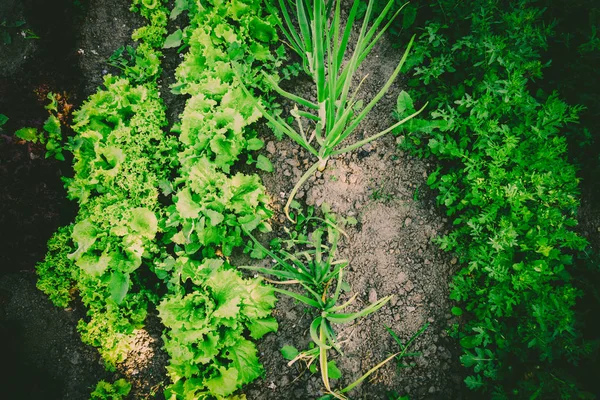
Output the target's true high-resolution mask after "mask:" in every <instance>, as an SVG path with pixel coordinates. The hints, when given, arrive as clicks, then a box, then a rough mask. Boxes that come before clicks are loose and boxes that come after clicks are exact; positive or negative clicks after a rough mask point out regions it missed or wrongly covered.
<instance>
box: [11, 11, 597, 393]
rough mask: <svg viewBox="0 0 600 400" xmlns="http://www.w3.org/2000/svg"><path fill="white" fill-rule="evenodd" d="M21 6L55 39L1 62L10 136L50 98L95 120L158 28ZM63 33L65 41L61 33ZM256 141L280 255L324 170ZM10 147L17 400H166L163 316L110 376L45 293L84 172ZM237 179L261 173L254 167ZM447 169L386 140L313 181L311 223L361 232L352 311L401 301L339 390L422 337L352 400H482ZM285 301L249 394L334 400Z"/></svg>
mask: <svg viewBox="0 0 600 400" xmlns="http://www.w3.org/2000/svg"><path fill="white" fill-rule="evenodd" d="M13 3H14V4H13ZM17 3H18V2H10V1H8V2H6V4H7V6H6V7H7V9H10V12H12V13H14V15H13V16H14V18H15V19H20V18H25V19H26V20H27V21H31V29H32V30H33V31H39V35H40V37H41V39H39V40H38V41H34V40H36V39H29V40H26V39H21V38H19V37H17V40H14V41H13V42H12V43H11V44H10V45H5V46H4V47H3V46H2V45H1V44H0V51H4V49H6V51H7V53H5V54H9V57H8V58H6V59H3V61H2V62H3V63H7V65H8V67H7V68H5V69H4V73H0V111H1V112H2V113H4V114H7V115H9V114H10V116H11V120H10V123H9V124H7V125H5V127H4V128H5V130H6V131H9V132H10V131H11V130H16V129H18V128H19V127H21V126H24V125H32V124H33V125H36V124H38V125H40V124H41V123H42V122H43V119H44V117H45V116H47V113H46V111H45V110H43V105H44V100H45V97H44V96H42V99H38V97H39V94H38V96H37V97H36V96H32V95H31V93H32V92H34V91H35V90H38V91H39V88H40V87H44V88H45V89H44V90H45V91H46V93H47V92H48V91H53V92H59V93H62V92H65V93H67V94H68V96H69V101H70V102H71V103H72V104H73V106H74V108H79V107H80V106H81V104H82V101H83V100H84V99H85V98H86V97H87V96H89V95H90V94H92V93H93V92H94V91H95V88H96V87H98V86H100V85H101V83H102V81H103V77H104V76H105V75H106V74H107V73H108V72H115V71H114V70H111V68H110V67H108V66H107V65H106V60H107V59H108V58H109V57H110V56H111V54H112V53H113V52H114V50H115V49H117V48H119V47H120V46H123V45H127V44H130V43H131V39H130V37H131V32H132V31H133V29H134V27H137V26H140V25H142V24H143V21H142V20H141V18H140V17H139V16H136V14H133V13H131V12H130V11H129V10H128V2H121V1H116V0H111V1H89V2H82V4H80V3H79V2H75V3H76V4H75V5H74V4H73V2H65V10H68V11H65V14H64V15H62V17H63V18H67V17H69V18H68V21H74V22H72V24H71V25H69V24H68V23H67V20H64V21H63V23H62V24H61V25H56V26H55V25H52V24H48V25H44V26H43V28H42V27H41V25H40V28H38V27H37V25H35V18H34V17H33V15H35V13H34V12H33V11H31V10H32V9H33V8H34V7H36V6H40V5H39V4H36V3H35V2H25V3H24V6H23V8H22V7H21V6H19V5H17ZM66 3H69V4H68V5H66ZM3 7H4V5H3ZM11 7H12V8H11ZM56 8H57V9H58V8H60V7H56ZM0 11H2V8H0ZM72 16H75V17H74V18H71V17H72ZM56 21H62V20H61V19H60V18H57V19H56ZM169 28H170V29H169V31H173V30H174V29H175V28H176V26H175V23H174V22H170V23H169ZM357 29H358V28H357ZM61 30H64V32H63V33H64V35H65V36H60V35H58V34H57V33H56V32H58V31H61ZM354 34H356V33H354ZM56 35H58V36H56ZM67 38H68V39H69V40H67ZM401 50H402V51H403V50H404V49H403V48H400V49H398V48H396V46H392V41H391V40H389V39H388V38H386V37H384V38H383V39H382V41H381V42H380V43H379V44H378V45H377V46H376V47H375V49H374V51H373V52H372V53H371V55H370V58H369V59H368V60H367V62H365V64H364V65H363V66H362V69H361V70H360V72H359V74H358V75H360V76H361V77H362V76H364V75H365V74H367V73H368V74H369V76H368V79H367V80H366V81H365V82H364V83H363V85H362V90H363V93H364V96H365V99H367V100H368V99H370V98H372V97H373V96H374V95H375V94H376V93H377V91H378V90H379V88H380V87H381V86H382V85H383V84H384V83H385V81H386V80H387V78H388V77H389V76H390V75H391V73H392V71H393V70H394V68H395V67H396V65H397V63H398V60H399V59H400V58H401V57H402V51H401ZM57 54H59V55H61V56H60V57H58V58H59V59H60V60H61V62H60V63H58V64H56V65H55V66H54V67H53V68H45V69H43V68H39V66H40V65H48V64H49V63H50V60H51V59H53V57H56V55H57ZM7 60H8V62H7ZM11 60H12V63H13V65H12V67H11ZM23 60H25V63H24V64H23ZM180 61H181V58H180V55H179V54H178V53H177V51H176V49H167V50H165V59H164V60H163V68H164V71H163V74H162V76H161V78H160V79H159V81H158V83H159V85H160V87H161V96H162V97H163V101H164V102H165V104H166V106H167V119H168V120H169V122H170V125H172V124H173V122H175V121H177V118H178V117H177V116H178V115H179V114H180V113H181V111H182V110H183V107H184V100H185V99H184V96H174V95H172V94H170V93H169V90H168V89H167V87H168V86H169V85H171V84H172V83H173V82H175V78H174V69H175V68H176V67H177V65H179V63H180ZM283 86H284V87H285V88H293V92H294V93H296V94H299V95H304V96H307V97H310V96H311V92H310V82H309V81H308V80H307V79H306V77H303V76H302V75H301V76H300V77H296V78H292V79H291V80H290V81H287V82H285V83H283ZM403 89H406V84H405V82H404V81H403V80H402V79H398V80H397V81H396V82H395V83H394V84H393V85H392V87H391V88H390V90H389V92H388V93H387V94H386V95H385V97H384V98H383V100H382V101H381V102H380V103H379V104H378V105H377V107H376V108H375V109H374V110H373V111H372V112H371V113H370V114H369V115H368V116H367V118H366V119H365V120H364V121H363V122H362V123H361V124H360V126H359V127H358V129H357V130H356V133H357V135H358V138H359V139H360V138H364V137H367V136H370V135H371V134H373V133H376V132H379V131H381V130H383V129H385V128H387V127H388V126H390V125H392V124H393V123H394V122H396V121H395V120H394V118H393V117H392V112H393V111H394V109H395V107H396V99H397V97H398V95H399V93H400V91H401V90H403ZM282 105H283V109H284V111H283V113H284V115H287V112H288V111H289V110H290V109H291V105H290V104H288V103H286V102H285V101H282ZM13 116H14V117H13ZM256 128H257V130H258V132H259V136H258V137H259V138H260V139H262V140H263V141H264V142H265V147H264V148H263V149H261V150H260V154H262V155H264V156H266V157H267V158H269V159H270V160H271V162H272V164H273V172H271V173H268V172H263V171H260V172H259V175H260V177H261V179H262V181H263V183H264V185H265V187H266V191H267V194H268V196H269V198H270V203H269V207H270V208H271V209H272V210H273V211H274V215H273V217H272V218H271V219H270V223H271V226H272V227H273V232H272V233H268V234H261V235H259V239H260V240H262V241H263V242H265V243H266V242H267V239H272V238H274V237H285V235H286V232H285V229H284V228H285V227H289V223H288V222H287V220H286V218H285V214H284V210H283V207H284V205H285V203H286V201H287V199H288V195H289V193H290V191H291V190H292V188H293V186H294V184H295V183H296V182H297V181H298V179H299V178H300V177H301V176H302V175H303V174H304V172H305V171H306V170H307V169H308V167H310V165H312V163H313V162H314V161H315V160H314V159H312V156H310V155H309V154H308V153H307V152H306V151H305V150H304V149H302V148H301V147H300V146H299V145H298V144H296V143H295V142H293V141H291V140H290V139H288V138H284V139H283V140H277V139H275V137H274V136H273V135H272V133H271V131H270V129H269V128H268V127H267V126H266V124H265V123H264V120H263V121H262V122H259V123H257V125H256ZM0 140H1V142H0V154H1V155H2V158H1V162H0V185H1V186H2V187H3V190H2V194H1V198H0V204H2V208H1V209H0V227H1V229H2V231H1V232H2V234H1V235H0V236H2V237H3V238H5V239H3V240H2V247H1V248H0V250H1V251H0V265H1V266H2V271H0V334H1V335H2V336H1V337H0V339H2V340H3V342H4V343H6V344H7V346H9V347H10V349H11V351H10V352H9V353H8V357H7V358H6V359H5V363H9V364H10V365H14V366H15V368H14V369H13V370H12V372H11V374H9V375H4V376H3V377H2V379H3V383H5V386H4V387H6V388H8V391H5V393H11V394H13V398H19V396H21V397H22V398H41V397H44V398H48V399H52V398H56V399H58V398H61V399H86V398H89V394H90V392H91V391H92V390H93V388H94V386H95V384H96V383H97V381H98V380H100V379H104V380H107V381H114V380H115V379H117V378H120V377H125V378H126V379H127V380H128V381H129V382H131V383H132V385H133V389H132V392H131V394H130V395H129V396H130V398H134V399H145V398H162V396H163V395H162V392H163V389H164V387H165V386H166V385H168V378H167V376H166V374H165V366H166V365H167V364H168V361H169V356H168V354H167V353H166V352H165V351H164V350H163V348H162V346H163V338H162V337H161V335H162V330H163V328H164V326H163V325H162V324H161V322H160V319H159V318H158V312H157V311H156V310H155V309H153V308H151V309H150V310H149V316H148V319H147V321H146V325H145V327H144V329H143V330H140V331H138V333H137V336H136V337H135V340H134V346H133V350H132V351H130V352H129V353H128V355H127V358H126V360H125V361H124V362H120V363H118V364H117V368H116V371H114V372H107V371H106V370H105V369H104V367H103V365H102V361H101V360H100V357H99V355H98V353H97V351H96V350H95V349H94V348H93V347H90V346H87V345H85V344H83V343H82V342H81V340H80V337H79V334H78V332H77V330H76V326H77V321H78V320H79V319H80V318H83V317H84V315H85V310H84V307H83V305H82V304H81V303H80V302H79V301H75V302H74V303H73V305H72V306H70V307H69V308H66V309H58V308H56V307H55V306H53V305H52V303H51V302H50V301H49V300H48V299H47V298H46V297H45V296H44V295H43V294H42V293H41V292H40V291H39V290H38V289H36V287H35V285H36V278H35V264H36V262H39V261H41V260H42V259H43V255H44V253H45V252H46V242H47V240H48V239H49V237H50V235H51V234H52V233H53V232H54V231H55V230H56V229H57V228H58V227H59V226H64V225H67V224H69V223H71V222H72V221H73V220H74V206H73V205H72V203H70V202H68V201H67V200H66V199H65V197H66V193H65V191H64V189H63V188H62V187H63V184H62V182H61V180H60V177H61V176H68V175H69V174H71V172H68V171H70V166H69V161H67V162H66V163H65V162H59V161H56V160H46V159H44V157H43V153H44V150H43V149H42V148H41V147H39V146H38V147H36V146H34V145H30V144H28V143H24V142H23V141H19V140H17V139H16V138H14V137H11V136H8V135H3V136H2V137H1V138H0ZM233 169H234V171H235V170H236V169H239V170H242V171H244V172H246V171H248V170H251V171H250V172H252V173H253V172H256V170H255V168H253V167H247V166H246V165H242V163H238V164H236V165H234V167H233ZM435 169H436V165H434V164H433V161H428V160H423V159H419V158H415V157H413V156H412V155H411V154H409V153H407V152H404V151H401V150H399V149H398V145H397V140H396V138H395V137H393V136H392V135H386V136H384V137H383V138H381V139H379V140H377V141H375V142H372V143H370V144H367V145H365V146H362V147H361V148H359V149H356V150H353V151H351V152H349V153H346V154H344V155H342V156H337V157H332V158H331V159H330V160H329V161H328V163H327V167H326V168H325V170H324V171H322V172H318V173H317V174H316V175H315V176H313V177H312V178H310V179H309V180H308V181H307V182H306V183H305V184H304V185H303V187H301V189H300V191H299V193H298V194H297V196H296V199H298V201H300V202H301V203H302V204H305V205H306V206H308V207H313V208H314V209H315V210H319V209H320V208H322V207H323V206H324V205H325V207H326V208H329V209H331V211H332V212H333V213H335V214H337V215H338V216H339V217H341V218H349V219H351V220H352V221H353V222H352V223H348V224H346V226H345V227H344V230H345V232H346V233H347V236H346V237H343V238H342V241H341V244H340V249H339V256H340V258H344V259H347V260H349V266H348V267H347V273H346V276H345V280H346V281H347V283H348V284H349V288H350V289H349V293H348V294H346V295H345V296H346V297H345V298H343V299H344V300H347V299H348V298H349V297H350V294H356V295H357V300H356V303H355V304H353V305H352V307H351V308H353V309H351V311H358V310H359V309H361V308H364V307H365V306H367V305H368V304H370V303H373V302H375V301H377V300H378V299H381V298H383V297H385V296H388V295H394V298H393V299H392V300H391V301H390V302H389V303H388V304H387V305H385V306H384V307H383V308H382V309H381V310H379V311H377V312H375V313H373V314H371V315H369V316H367V317H365V318H362V319H359V320H357V321H355V322H354V323H352V324H348V325H340V328H339V329H338V338H339V339H340V340H341V341H342V343H343V345H342V349H343V350H344V355H343V356H333V357H332V359H333V360H335V361H336V364H337V366H338V368H339V369H340V370H341V372H342V378H341V379H339V380H332V382H333V384H334V385H336V386H339V387H343V386H346V385H348V384H350V383H351V382H353V381H354V380H356V379H358V378H359V377H360V376H361V375H362V374H364V373H365V372H366V371H368V370H369V369H370V368H372V367H373V366H375V365H377V364H378V363H379V362H381V361H382V360H384V359H386V358H387V357H388V356H390V355H391V354H393V353H395V352H397V351H399V350H400V348H399V347H398V345H397V343H396V341H395V340H394V337H392V335H391V334H390V333H389V331H388V329H387V328H389V329H390V330H391V331H393V332H395V334H396V335H397V336H398V337H399V339H401V340H402V341H403V343H406V342H407V341H409V339H410V338H411V337H413V336H414V335H415V334H417V333H418V332H421V333H420V334H418V335H417V336H416V338H415V339H414V341H413V342H412V344H411V346H410V349H409V352H411V353H417V354H415V355H413V356H411V357H407V358H404V359H402V360H401V363H402V364H406V365H404V366H403V367H402V368H400V365H398V363H396V362H395V361H394V360H393V361H391V362H390V363H388V364H386V365H385V366H383V367H382V368H381V369H379V370H378V371H376V372H375V373H374V374H373V375H371V376H370V377H369V379H368V380H367V381H366V382H363V383H362V384H361V385H360V386H358V387H357V388H356V389H355V390H354V391H352V392H351V393H350V395H351V398H361V399H387V398H393V399H397V398H399V396H400V395H408V396H410V398H411V399H432V400H433V399H461V398H468V397H469V396H472V394H470V393H469V392H468V391H467V389H466V388H465V387H464V384H463V380H464V379H465V376H466V375H467V373H468V372H467V371H466V370H465V369H464V368H462V367H461V363H460V361H459V356H460V354H461V350H460V348H459V347H460V346H459V343H458V342H457V340H456V339H454V338H451V337H449V336H448V331H449V328H450V326H451V325H453V324H455V323H458V322H461V320H460V317H458V316H456V315H453V314H452V313H451V309H452V307H453V305H454V303H453V301H451V300H450V298H449V294H450V289H449V285H450V283H451V281H452V279H453V276H454V275H455V273H456V272H457V270H458V269H459V267H460V266H459V263H458V260H457V258H455V257H454V256H453V255H451V254H448V253H446V252H444V251H442V250H441V249H440V248H439V245H438V244H435V243H433V242H432V239H434V238H436V237H439V236H442V235H444V234H447V233H448V232H449V230H450V229H451V221H449V220H448V219H447V218H446V216H445V215H444V212H443V211H442V210H441V209H440V208H439V207H438V206H437V205H436V202H435V193H434V192H432V191H431V190H430V189H429V188H428V186H427V177H428V176H429V175H430V173H431V172H433V171H434V170H435ZM583 199H584V202H585V203H584V206H583V207H582V209H583V212H582V215H583V218H584V219H585V218H587V217H589V220H590V221H587V222H585V223H584V224H582V225H583V228H582V230H583V233H584V234H585V235H586V236H588V235H589V238H590V241H591V242H592V245H594V246H596V247H597V245H598V232H599V230H598V229H600V228H598V227H597V226H596V225H597V223H598V218H597V215H598V212H597V204H593V198H592V197H591V196H588V197H584V198H583ZM317 212H318V211H317ZM594 229H596V230H594ZM25 249H26V250H25ZM231 261H232V264H233V265H238V266H241V265H249V264H255V265H268V264H269V262H270V261H269V260H268V258H267V259H265V260H263V261H256V260H253V259H251V258H250V257H248V256H247V255H245V254H242V252H241V250H237V251H235V252H234V253H233V255H232V256H231ZM245 275H246V276H251V275H252V274H251V273H249V272H245ZM278 298H279V301H278V303H277V305H276V308H275V309H274V311H273V315H274V316H275V318H276V319H277V322H278V324H279V329H278V331H277V332H275V333H269V334H267V335H266V336H264V338H262V339H261V340H259V341H258V342H257V347H258V351H259V357H260V361H261V363H262V364H263V366H264V370H265V372H264V376H263V377H262V378H259V379H258V380H256V381H255V382H253V383H252V384H250V385H248V386H245V387H244V388H243V389H242V390H241V391H240V392H238V393H244V394H246V396H247V398H248V399H308V398H315V399H316V398H319V397H320V396H322V395H324V394H325V393H324V392H323V383H322V381H321V376H320V374H319V373H318V372H317V373H312V372H310V371H309V370H308V368H306V367H305V366H304V365H303V364H302V363H301V362H297V363H296V364H294V365H292V366H289V365H288V364H287V363H288V360H286V359H285V358H284V357H283V356H282V353H281V349H282V347H284V346H294V347H296V348H298V349H305V348H306V347H307V346H308V344H309V342H310V341H311V338H310V335H309V329H308V328H309V325H310V321H311V320H312V318H314V314H313V313H311V311H310V310H309V309H307V307H305V306H304V305H303V304H301V303H299V302H296V301H294V300H292V299H291V298H289V297H284V296H283V295H278ZM386 327H387V328H386ZM422 328H425V329H424V330H422ZM32 382H35V383H32ZM394 396H395V397H394Z"/></svg>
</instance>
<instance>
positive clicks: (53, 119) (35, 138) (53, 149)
mask: <svg viewBox="0 0 600 400" xmlns="http://www.w3.org/2000/svg"><path fill="white" fill-rule="evenodd" d="M48 100H50V103H49V104H48V105H47V106H46V107H45V108H46V109H47V110H48V113H49V114H50V115H49V116H48V119H46V122H44V126H43V130H44V132H45V133H43V132H39V131H38V130H37V129H36V128H32V127H26V128H21V129H19V130H17V131H16V132H15V136H16V137H18V138H20V139H23V140H25V141H28V142H31V143H38V142H39V143H41V144H43V145H45V146H46V155H45V157H46V158H50V157H54V158H56V159H57V160H60V161H64V160H65V157H64V155H63V148H64V147H68V146H66V145H65V138H64V137H63V134H62V131H61V123H60V120H59V119H58V108H57V99H56V95H55V94H54V93H52V92H50V93H48Z"/></svg>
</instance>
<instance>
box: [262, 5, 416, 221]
mask: <svg viewBox="0 0 600 400" xmlns="http://www.w3.org/2000/svg"><path fill="white" fill-rule="evenodd" d="M359 3H360V2H359V0H355V1H354V3H353V5H352V9H351V10H350V13H349V15H348V18H347V21H346V25H345V27H344V28H343V29H342V22H341V10H340V8H341V0H336V1H335V2H334V1H329V2H327V4H325V2H324V1H322V0H313V1H312V2H311V1H309V0H297V1H296V10H297V14H298V15H297V16H298V25H299V30H297V29H296V27H295V26H294V24H293V23H292V21H291V18H290V16H289V13H288V11H287V8H286V4H285V2H284V1H283V0H281V1H280V6H281V10H282V14H283V17H284V18H283V21H279V26H280V28H281V29H282V31H283V32H284V35H285V36H286V38H287V39H288V41H289V42H290V43H291V46H292V48H293V49H294V50H295V51H296V52H297V53H298V54H299V55H300V57H301V58H302V60H303V66H304V70H305V71H306V72H308V73H309V74H310V75H311V76H312V78H313V80H314V83H315V85H316V91H317V102H312V101H310V100H307V99H305V98H302V97H300V96H297V95H294V94H292V93H290V92H287V91H285V90H283V89H282V88H281V87H280V86H279V85H278V84H277V82H275V80H274V79H273V78H272V77H271V76H269V74H267V73H264V74H263V75H264V77H265V79H266V81H267V82H268V83H270V85H271V86H272V87H273V89H274V90H275V91H276V92H277V93H279V94H280V95H281V96H283V97H286V98H288V99H290V100H292V101H294V102H296V103H297V104H298V105H299V106H301V107H303V108H305V109H308V110H310V111H304V110H300V109H298V107H297V106H295V107H294V109H293V110H292V112H291V114H292V117H293V118H294V119H295V121H296V124H297V129H295V128H293V127H292V126H290V125H289V124H288V123H287V122H286V121H285V120H284V119H283V118H282V117H280V116H278V115H275V114H273V113H270V112H268V111H267V110H266V108H265V107H264V106H263V105H262V104H260V102H259V101H255V104H256V106H257V107H258V109H259V110H260V111H261V112H262V113H263V115H264V116H265V118H267V119H268V120H269V122H270V123H271V124H272V125H273V126H274V128H275V129H276V130H277V131H279V132H281V133H285V134H286V135H287V136H289V137H290V138H291V139H293V140H295V141H296V142H297V143H298V144H300V145H301V146H302V147H303V148H304V149H306V150H307V151H308V152H309V153H310V154H312V155H313V156H315V157H316V158H317V162H316V163H315V164H314V165H313V166H311V167H310V168H309V169H308V171H306V173H305V174H304V175H303V176H302V177H301V178H300V180H299V181H298V182H297V184H296V186H295V187H294V188H293V190H292V192H291V194H290V196H289V199H288V202H287V204H286V205H285V212H286V215H287V216H288V218H289V206H290V204H291V202H292V200H293V199H294V196H295V194H296V192H297V191H298V189H299V188H300V187H301V186H302V184H303V183H304V182H305V181H306V180H307V179H308V178H309V177H310V176H311V175H312V174H313V173H314V172H315V171H317V170H321V171H322V170H323V169H324V168H325V166H326V164H327V161H328V160H329V158H330V157H333V156H336V155H339V154H343V153H346V152H349V151H351V150H354V149H357V148H359V147H361V146H363V145H364V144H367V143H369V142H371V141H373V140H375V139H377V138H379V137H381V136H383V135H385V134H386V133H388V132H391V131H392V130H393V129H394V128H396V127H398V126H400V125H402V124H403V123H405V122H406V121H408V120H410V119H411V118H412V117H414V116H415V115H417V114H419V112H420V111H421V110H419V111H417V112H415V113H413V114H412V115H410V116H407V117H406V118H404V119H403V120H401V121H399V122H397V123H395V124H394V125H392V126H390V127H389V128H387V129H384V130H383V131H381V132H378V133H376V134H374V135H371V136H369V137H367V138H365V139H362V140H359V141H356V142H355V143H352V144H346V145H343V146H342V143H343V142H344V141H345V140H346V139H347V138H348V137H349V136H350V135H351V134H352V133H353V132H354V130H355V129H356V127H357V126H358V125H359V124H360V123H361V121H362V120H363V119H364V118H365V117H366V116H367V114H368V113H369V112H370V111H371V110H372V109H373V107H375V105H376V104H377V103H378V102H379V101H380V100H381V98H382V97H383V96H384V95H385V93H386V92H387V91H388V89H389V88H390V86H391V85H392V83H393V82H394V80H395V79H396V77H397V76H398V74H399V73H400V70H401V69H402V66H403V65H404V62H405V60H406V58H407V55H408V53H409V51H410V48H411V46H412V43H413V40H414V37H413V38H412V39H411V40H410V42H409V44H408V46H407V48H406V51H405V52H404V55H403V56H402V58H401V60H400V62H399V63H398V66H397V67H396V69H395V70H394V72H393V73H392V74H391V76H390V77H389V78H388V80H387V81H386V83H385V84H384V85H383V87H382V88H381V89H380V90H379V92H378V93H377V94H376V95H375V97H374V98H373V99H372V100H371V101H369V102H368V103H367V104H366V105H365V106H364V107H363V102H362V100H359V98H358V92H359V89H360V86H361V85H360V84H359V85H358V87H357V88H356V89H354V90H353V91H351V88H350V86H351V84H352V81H353V78H354V76H355V75H356V72H357V70H358V68H359V67H360V65H361V64H362V62H363V61H364V60H365V58H366V57H367V56H368V55H369V53H370V52H371V50H372V48H373V46H375V44H376V43H377V42H378V40H379V39H380V38H381V36H382V35H383V34H384V32H385V31H386V29H387V28H388V27H389V25H390V23H391V21H392V20H393V19H394V18H395V17H396V16H397V15H398V13H399V12H400V11H401V10H402V8H400V9H399V10H398V11H396V13H395V14H394V15H393V16H392V18H391V19H390V20H389V21H388V22H387V23H386V24H385V25H384V26H383V27H382V28H381V29H379V28H380V27H381V25H382V24H383V22H384V20H385V18H386V16H387V15H388V12H389V10H390V8H391V7H392V4H393V0H390V1H389V2H388V3H387V5H386V7H385V8H384V9H383V11H382V12H381V14H380V15H379V16H378V17H377V18H375V19H374V21H373V23H372V24H371V26H369V21H370V20H371V13H372V10H373V0H371V1H370V2H369V5H368V7H367V11H366V14H365V16H364V20H363V22H362V25H361V29H360V32H359V35H358V38H357V40H356V43H355V44H354V48H353V50H350V49H351V47H350V46H349V44H348V42H349V39H350V34H351V32H352V27H353V25H354V22H355V20H356V14H357V11H358V8H359ZM331 14H333V15H332V17H331V18H329V16H330V15H331ZM346 58H348V61H347V62H346V63H345V64H344V59H346ZM366 78H367V77H366V76H365V77H364V78H363V79H362V81H361V83H362V82H363V81H364V80H365V79H366ZM315 142H316V143H315Z"/></svg>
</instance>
